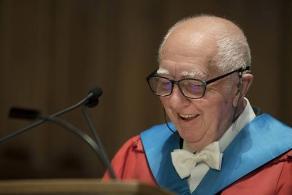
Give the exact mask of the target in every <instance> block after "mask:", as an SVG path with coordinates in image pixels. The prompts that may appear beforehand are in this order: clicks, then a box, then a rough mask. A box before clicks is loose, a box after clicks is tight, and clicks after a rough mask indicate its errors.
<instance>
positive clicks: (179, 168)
mask: <svg viewBox="0 0 292 195" xmlns="http://www.w3.org/2000/svg"><path fill="white" fill-rule="evenodd" d="M222 156H223V154H222V153H220V147H219V143H218V142H213V143H211V144H209V145H208V146H206V147H205V148H204V149H203V150H202V151H200V152H198V153H196V154H193V153H191V152H189V151H187V150H183V149H176V150H174V151H173V152H171V159H172V164H173V166H174V168H175V170H176V172H177V173H178V175H179V176H180V177H181V178H182V179H183V178H185V177H188V176H189V175H190V174H191V169H192V168H193V167H195V166H196V165H197V164H198V163H200V162H203V163H206V164H207V165H208V166H209V167H210V168H212V169H216V170H220V169H221V160H222Z"/></svg>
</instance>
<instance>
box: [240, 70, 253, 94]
mask: <svg viewBox="0 0 292 195" xmlns="http://www.w3.org/2000/svg"><path fill="white" fill-rule="evenodd" d="M252 81H253V75H252V74H250V73H245V74H243V75H242V86H241V96H242V97H245V96H246V94H247V92H248V90H249V88H250V86H251V84H252Z"/></svg>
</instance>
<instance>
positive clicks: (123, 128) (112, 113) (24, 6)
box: [0, 0, 292, 179]
mask: <svg viewBox="0 0 292 195" xmlns="http://www.w3.org/2000/svg"><path fill="white" fill-rule="evenodd" d="M291 10H292V1H288V0H287V1H285V0H282V1H281V0H274V1H266V0H258V1H251V0H250V1H249V0H220V1H216V0H196V1H195V0H182V1H178V0H164V1H163V0H124V1H122V0H120V1H114V0H111V1H110V0H71V1H70V0H0V79H1V80H0V81H1V82H0V90H1V95H0V136H1V137H2V136H4V135H6V134H8V133H10V132H12V131H13V130H15V129H17V128H20V127H22V126H24V125H27V124H28V123H29V122H28V121H21V120H16V119H10V118H8V112H9V109H10V107H11V106H20V107H27V108H35V109H39V110H41V111H42V113H43V114H50V113H53V112H56V111H58V110H60V109H62V108H64V107H67V106H69V105H72V104H74V103H76V102H77V101H79V100H80V99H81V98H83V97H84V96H85V95H86V94H87V92H88V90H89V89H90V88H92V87H93V86H95V85H98V86H100V87H102V89H103V91H104V94H103V96H102V97H101V99H100V104H99V106H98V107H96V108H94V109H92V110H91V114H92V117H93V119H94V123H95V126H96V128H97V129H98V134H99V135H100V137H101V139H102V141H103V143H104V146H105V148H106V150H107V152H108V154H109V156H110V158H111V157H112V156H113V154H114V153H115V152H116V151H117V149H118V148H119V146H120V145H121V144H122V143H123V142H124V141H125V140H126V139H127V138H129V137H130V136H133V135H136V134H138V133H139V132H140V131H141V130H143V129H145V128H148V127H150V126H152V125H153V124H156V123H160V122H163V117H162V111H161V107H160V103H159V101H158V99H157V98H156V97H154V96H153V95H152V94H151V93H150V91H149V89H148V87H147V85H146V82H145V77H146V75H147V74H148V73H149V72H150V71H152V70H154V68H155V67H156V66H157V62H156V58H157V49H158V47H159V44H160V41H161V40H162V38H163V36H164V34H165V33H166V32H167V29H168V28H169V27H170V26H171V25H173V24H174V23H175V22H176V21H177V20H179V19H181V18H183V17H186V16H192V15H196V14H201V13H207V14H214V15H218V16H223V17H226V18H229V19H231V20H233V21H234V22H235V23H237V24H239V26H241V27H242V28H243V30H244V31H245V33H246V35H247V37H248V41H249V43H250V47H251V51H252V56H253V58H252V71H253V73H254V75H255V82H254V84H253V86H252V89H251V92H250V93H249V99H250V101H251V103H252V104H253V105H255V106H258V107H260V108H261V109H262V110H263V111H265V112H268V113H270V114H272V115H273V116H275V117H277V118H278V119H280V120H281V121H283V122H285V123H286V124H288V125H290V126H291V125H292V101H291V100H292V92H291V84H292V79H291V77H292V55H291V54H290V53H291V51H292V48H291V47H292V38H291V35H292V12H291ZM64 118H65V119H67V120H70V121H71V122H72V123H74V124H75V125H77V126H79V127H80V128H84V131H85V132H88V131H87V130H86V128H85V127H86V126H85V125H84V119H83V117H82V115H81V112H80V109H79V110H75V111H73V112H71V113H69V114H66V115H65V117H64ZM279 141H280V140H279ZM103 171H104V168H103V166H102V165H101V163H100V162H99V159H98V158H97V157H96V156H95V154H94V153H93V152H92V151H91V150H90V149H89V148H88V147H87V145H85V144H84V143H83V142H81V141H80V140H79V139H78V138H77V137H76V136H74V135H73V134H71V133H69V132H67V131H65V130H63V129H61V128H59V127H56V126H54V125H52V124H49V125H43V126H42V127H39V128H36V129H34V130H31V131H29V132H27V133H26V134H24V135H22V136H19V137H17V138H15V139H14V140H12V141H10V142H7V143H5V144H2V145H0V179H16V178H70V177H93V178H97V177H100V176H101V175H102V172H103Z"/></svg>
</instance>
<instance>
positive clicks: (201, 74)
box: [181, 71, 207, 79]
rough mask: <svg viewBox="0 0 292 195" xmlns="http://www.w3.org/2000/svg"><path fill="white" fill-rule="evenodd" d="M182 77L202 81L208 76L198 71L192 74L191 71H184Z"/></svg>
mask: <svg viewBox="0 0 292 195" xmlns="http://www.w3.org/2000/svg"><path fill="white" fill-rule="evenodd" d="M181 75H182V76H183V77H191V78H199V79H202V78H206V77H207V75H206V74H204V73H202V72H198V71H191V72H189V71H183V72H182V73H181Z"/></svg>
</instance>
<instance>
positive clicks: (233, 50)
mask: <svg viewBox="0 0 292 195" xmlns="http://www.w3.org/2000/svg"><path fill="white" fill-rule="evenodd" d="M216 40H217V41H216V43H217V53H216V55H215V56H214V58H213V60H212V61H213V63H215V64H216V66H217V67H218V68H219V70H220V71H222V72H227V71H231V70H235V69H238V68H241V67H246V66H251V55H250V48H249V45H248V42H247V40H246V37H245V36H244V34H243V33H242V34H232V33H226V34H221V35H219V37H218V38H217V39H216Z"/></svg>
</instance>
